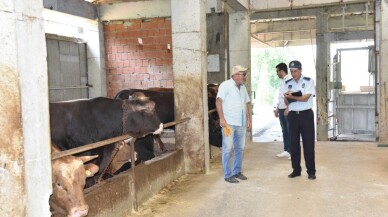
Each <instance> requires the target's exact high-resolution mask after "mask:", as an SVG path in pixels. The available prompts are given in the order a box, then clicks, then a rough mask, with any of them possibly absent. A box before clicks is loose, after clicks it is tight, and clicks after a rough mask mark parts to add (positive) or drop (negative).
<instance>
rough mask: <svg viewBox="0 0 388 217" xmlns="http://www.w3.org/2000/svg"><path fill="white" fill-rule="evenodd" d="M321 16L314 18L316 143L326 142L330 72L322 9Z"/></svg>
mask: <svg viewBox="0 0 388 217" xmlns="http://www.w3.org/2000/svg"><path fill="white" fill-rule="evenodd" d="M319 14H321V15H319V16H317V18H316V27H317V33H316V42H317V62H316V73H317V78H316V81H315V86H316V97H315V98H316V105H317V114H316V116H317V120H316V133H317V140H318V141H327V140H328V137H329V136H328V114H327V82H328V76H329V72H330V67H329V62H330V41H328V40H326V39H325V38H326V37H325V33H327V15H326V14H327V13H324V9H322V13H319Z"/></svg>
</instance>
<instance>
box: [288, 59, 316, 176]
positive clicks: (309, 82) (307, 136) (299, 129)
mask: <svg viewBox="0 0 388 217" xmlns="http://www.w3.org/2000/svg"><path fill="white" fill-rule="evenodd" d="M289 69H290V72H291V76H292V78H291V79H289V80H287V81H286V82H285V83H284V85H283V87H282V90H281V91H282V93H284V101H285V103H286V104H287V105H288V111H289V113H288V124H289V133H290V140H291V142H290V145H291V147H290V148H291V162H292V169H293V171H292V173H291V174H290V175H288V177H289V178H295V177H297V176H300V175H301V172H302V168H301V166H300V159H301V148H300V136H302V140H303V153H304V159H305V162H306V168H307V174H308V179H316V176H315V172H316V171H315V125H314V112H313V110H312V108H313V98H314V96H315V86H314V80H313V79H311V78H309V77H304V76H303V75H302V64H301V63H300V62H299V61H297V60H294V61H291V62H290V64H289Z"/></svg>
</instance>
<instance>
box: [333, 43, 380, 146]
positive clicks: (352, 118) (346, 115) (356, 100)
mask: <svg viewBox="0 0 388 217" xmlns="http://www.w3.org/2000/svg"><path fill="white" fill-rule="evenodd" d="M356 51H359V52H365V54H366V55H367V57H366V58H367V59H368V62H367V65H366V66H363V65H362V64H361V63H360V62H358V61H357V58H356V57H355V55H354V54H355V53H354V52H356ZM373 51H374V48H373V47H363V48H347V49H338V50H337V54H336V55H335V56H334V58H333V64H332V65H333V69H332V74H331V82H330V87H329V94H330V95H329V96H330V101H329V104H328V110H329V111H328V112H329V127H330V129H329V135H330V137H331V139H334V140H362V141H375V140H376V130H375V73H374V66H373V65H374V55H373V54H374V52H373ZM352 52H353V53H352ZM345 55H348V57H347V58H344V56H345ZM353 57H354V58H353ZM345 62H346V64H350V65H355V66H360V67H361V68H362V67H365V69H362V70H360V71H354V72H353V71H349V69H347V68H346V67H344V65H345ZM343 73H348V74H349V73H350V74H351V73H354V74H351V75H350V76H353V80H352V82H349V80H348V81H347V82H344V81H343ZM361 74H362V75H361ZM348 77H349V75H348ZM360 79H361V80H360ZM352 83H353V84H352ZM354 83H362V85H359V86H358V87H357V88H358V89H357V90H356V89H351V90H347V89H349V87H348V86H349V85H354ZM330 131H331V133H330Z"/></svg>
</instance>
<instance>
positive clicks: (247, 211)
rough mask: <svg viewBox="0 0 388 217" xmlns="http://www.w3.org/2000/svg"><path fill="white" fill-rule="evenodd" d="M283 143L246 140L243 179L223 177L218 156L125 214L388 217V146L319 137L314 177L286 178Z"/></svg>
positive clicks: (158, 216) (162, 216) (160, 216)
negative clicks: (234, 180) (206, 167)
mask: <svg viewBox="0 0 388 217" xmlns="http://www.w3.org/2000/svg"><path fill="white" fill-rule="evenodd" d="M281 150H282V143H280V142H274V143H251V144H247V146H246V151H245V159H244V164H243V169H244V174H245V175H246V176H248V180H247V181H241V182H240V183H238V184H230V183H227V182H225V181H224V179H223V175H222V167H221V164H220V159H219V158H217V159H214V162H213V163H212V164H211V172H210V173H209V174H191V175H185V176H183V177H181V178H180V179H178V180H176V181H175V182H173V183H171V184H170V185H169V186H167V187H166V188H164V189H163V190H162V191H161V192H160V193H159V194H157V195H155V196H154V197H153V198H151V199H150V200H149V201H148V202H146V203H145V204H143V205H142V206H140V207H139V210H138V212H137V213H133V214H131V215H129V216H131V217H132V216H149V217H153V216H155V217H202V216H204V217H207V216H223V217H229V216H230V217H232V216H247V217H250V216H254V217H255V216H257V217H258V216H270V217H277V216H279V217H283V216H291V217H293V216H295V217H304V216H306V217H307V216H311V217H319V216H322V217H326V216H327V217H333V216H334V217H340V216H344V217H348V216H352V217H358V216H360V217H361V216H368V217H371V216H376V217H377V216H378V217H380V216H388V148H378V147H377V143H365V142H362V143H361V142H318V143H317V146H316V165H317V179H316V180H308V179H307V174H306V173H305V166H304V162H302V168H303V174H302V176H301V177H297V178H294V179H289V178H287V175H288V174H289V173H290V172H291V165H290V164H291V163H290V161H289V160H287V159H286V158H282V159H280V158H277V157H275V155H276V154H277V153H278V152H279V151H281Z"/></svg>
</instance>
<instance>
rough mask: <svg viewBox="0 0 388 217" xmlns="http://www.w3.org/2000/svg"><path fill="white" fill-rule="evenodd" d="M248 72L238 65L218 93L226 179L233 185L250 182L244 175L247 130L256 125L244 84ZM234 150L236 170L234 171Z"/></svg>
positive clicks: (217, 102)
mask: <svg viewBox="0 0 388 217" xmlns="http://www.w3.org/2000/svg"><path fill="white" fill-rule="evenodd" d="M247 70H248V68H245V67H243V66H240V65H236V66H234V67H233V69H232V73H231V79H229V80H226V81H224V82H222V83H221V85H220V87H219V88H218V93H217V101H216V106H217V112H218V116H219V117H220V125H221V127H222V167H223V170H224V179H225V181H227V182H229V183H238V182H239V181H238V180H237V179H240V180H246V179H247V177H246V176H245V175H243V174H242V161H243V156H244V147H245V135H246V131H247V128H248V129H249V128H251V126H252V123H251V112H250V98H249V95H248V92H247V89H246V87H245V85H244V80H245V75H246V73H247V72H246V71H247ZM233 146H234V147H233ZM233 149H234V154H233V157H234V159H233V167H232V168H230V158H231V156H232V150H233ZM236 178H237V179H236Z"/></svg>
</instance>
